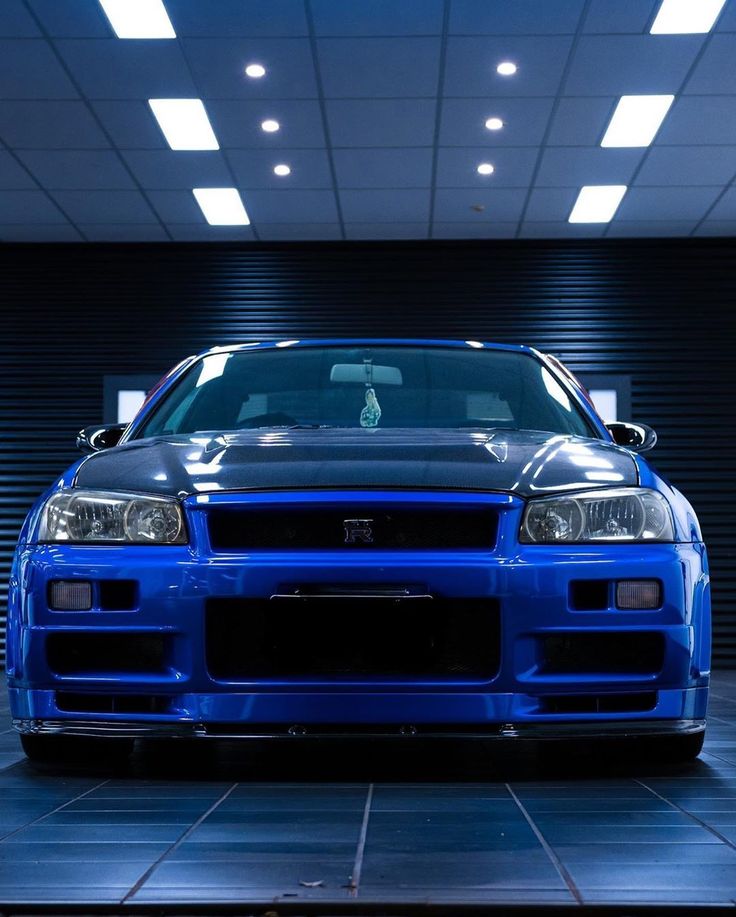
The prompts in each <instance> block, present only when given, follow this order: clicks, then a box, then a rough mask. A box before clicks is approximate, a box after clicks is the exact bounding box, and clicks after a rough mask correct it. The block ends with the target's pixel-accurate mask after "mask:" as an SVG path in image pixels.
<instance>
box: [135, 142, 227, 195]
mask: <svg viewBox="0 0 736 917" xmlns="http://www.w3.org/2000/svg"><path fill="white" fill-rule="evenodd" d="M123 158H124V159H125V161H126V162H127V163H128V165H129V166H130V169H131V171H132V172H133V175H135V177H136V179H137V181H138V182H139V183H140V185H141V187H142V188H156V189H172V188H186V189H188V190H191V189H192V188H220V187H229V186H230V185H232V183H233V180H232V176H231V174H230V171H229V169H228V168H227V165H226V163H225V160H224V158H223V155H222V153H217V152H194V151H192V150H187V151H179V152H176V153H175V152H173V151H172V150H130V151H127V152H126V153H124V155H123Z"/></svg>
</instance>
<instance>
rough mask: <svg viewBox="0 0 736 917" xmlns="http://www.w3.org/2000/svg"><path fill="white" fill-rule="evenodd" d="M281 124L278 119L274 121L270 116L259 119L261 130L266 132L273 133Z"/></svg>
mask: <svg viewBox="0 0 736 917" xmlns="http://www.w3.org/2000/svg"><path fill="white" fill-rule="evenodd" d="M280 127H281V125H280V124H279V122H278V121H274V120H273V119H272V118H268V119H267V120H266V121H261V130H262V131H265V132H266V133H267V134H275V133H276V131H277V130H279V128H280Z"/></svg>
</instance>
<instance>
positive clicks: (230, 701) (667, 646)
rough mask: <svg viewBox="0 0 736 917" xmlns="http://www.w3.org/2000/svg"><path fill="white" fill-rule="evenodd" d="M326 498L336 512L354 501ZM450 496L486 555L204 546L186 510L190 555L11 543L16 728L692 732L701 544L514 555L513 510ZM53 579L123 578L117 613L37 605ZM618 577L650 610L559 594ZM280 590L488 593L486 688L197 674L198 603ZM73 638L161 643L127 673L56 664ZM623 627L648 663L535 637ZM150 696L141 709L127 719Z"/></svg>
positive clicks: (702, 692)
mask: <svg viewBox="0 0 736 917" xmlns="http://www.w3.org/2000/svg"><path fill="white" fill-rule="evenodd" d="M390 498H391V499H396V495H395V494H392V495H390ZM195 499H196V498H195ZM332 499H342V500H344V501H345V503H346V504H347V505H348V506H349V505H350V501H351V500H352V499H354V496H353V495H350V494H348V495H341V496H339V497H332ZM363 499H365V496H364V495H363ZM383 499H386V495H383ZM402 499H410V498H408V497H406V496H404V497H402ZM416 499H419V498H416ZM421 499H426V496H423V497H421ZM442 499H445V500H451V501H453V502H454V503H456V502H458V500H460V499H461V498H459V497H458V495H457V494H452V495H449V494H448V495H442ZM465 499H467V500H468V501H470V500H472V501H473V502H478V501H489V502H491V503H494V505H495V506H496V507H497V508H498V511H499V518H500V520H501V521H500V523H499V530H498V539H497V543H496V546H495V549H494V550H493V551H478V550H476V551H468V550H455V551H442V552H438V551H427V550H425V551H397V550H394V551H374V550H372V549H371V550H369V551H360V552H356V551H354V550H351V549H349V548H346V549H342V550H332V551H291V552H280V553H279V552H275V551H259V552H250V553H243V552H240V553H236V552H233V553H215V552H212V551H211V550H209V549H208V548H207V547H206V535H205V534H203V531H202V523H201V520H199V519H198V518H197V514H196V513H193V514H192V516H191V517H190V527H191V528H192V532H193V544H192V546H181V547H180V546H166V547H153V546H146V547H135V546H124V547H83V546H74V545H29V546H24V547H21V548H20V549H19V552H18V556H17V559H16V565H15V568H14V572H13V577H12V579H11V590H10V603H9V630H8V637H9V642H8V675H9V687H10V702H11V712H12V715H13V717H14V720H15V723H16V728H19V729H20V730H21V731H22V732H26V733H29V734H30V733H51V732H55V733H63V732H67V733H68V732H74V733H76V734H82V733H84V734H95V735H99V734H104V735H110V734H111V733H114V734H117V735H131V734H132V735H141V736H143V735H148V736H165V735H168V736H173V735H180V736H192V737H196V736H217V737H226V736H230V737H239V738H240V737H248V736H255V737H262V736H280V735H284V736H292V737H293V735H294V734H297V735H299V734H301V733H302V731H303V732H305V733H306V734H308V735H314V736H325V735H336V734H340V735H348V734H359V735H364V734H366V733H370V734H373V735H376V734H385V735H397V734H405V735H413V734H417V735H433V736H435V735H446V736H454V735H468V734H477V735H483V736H485V737H503V738H511V737H527V736H535V737H540V738H542V737H550V736H553V737H576V736H606V735H612V736H617V735H634V734H639V735H651V734H678V733H680V734H682V733H687V732H692V731H698V730H701V729H702V728H703V721H704V717H705V713H706V705H707V685H708V667H709V639H710V638H709V629H710V602H709V591H708V578H707V569H706V560H705V551H704V548H703V546H702V545H701V544H697V543H693V544H644V545H621V544H619V545H600V546H593V545H588V546H570V547H563V546H561V545H555V546H540V545H528V546H527V545H519V544H518V542H517V538H516V535H517V532H518V528H519V522H520V515H521V510H522V503H521V501H519V500H517V499H515V498H510V497H507V496H503V495H487V496H482V497H479V496H478V495H471V496H468V497H467V498H465ZM192 517H193V521H192ZM57 579H61V580H86V579H88V580H92V581H95V582H97V581H106V582H109V581H113V582H114V581H121V580H123V581H126V582H134V583H136V584H137V585H136V598H135V603H134V607H132V608H130V609H129V610H104V611H103V610H91V611H75V612H69V611H66V612H59V611H51V610H49V608H48V601H47V599H48V584H49V582H50V581H52V580H57ZM632 579H633V580H636V579H647V580H651V579H656V580H659V581H660V583H661V584H662V589H663V597H664V598H663V602H662V605H661V607H660V608H658V609H656V610H651V611H623V610H618V609H616V608H615V602H614V601H613V600H611V602H609V603H608V605H607V606H606V607H601V608H597V609H589V610H586V609H585V608H582V609H580V608H575V607H574V603H573V602H571V595H572V592H571V584H572V583H573V582H578V581H591V582H595V581H601V580H605V581H606V582H608V583H610V584H614V583H615V582H617V581H619V580H632ZM295 583H298V584H301V585H304V584H319V585H324V584H325V583H330V584H339V585H340V587H341V588H343V589H345V591H348V592H349V591H350V589H351V588H352V587H353V586H355V587H356V588H357V587H358V586H359V587H360V589H361V590H365V589H366V588H368V589H370V587H371V585H372V584H373V585H375V586H376V587H380V588H385V586H386V584H407V583H409V584H414V585H418V587H419V589H420V591H422V592H425V593H427V594H429V595H433V596H440V597H451V598H452V599H453V600H457V601H459V602H463V601H465V600H477V599H479V598H483V599H485V598H488V599H491V600H492V601H493V602H495V603H496V607H497V609H498V614H499V618H500V644H499V646H498V647H497V649H498V657H499V663H498V668H497V671H494V673H493V674H492V675H491V676H490V677H488V678H479V677H469V676H460V675H458V676H457V677H452V676H450V675H443V676H441V677H437V676H431V677H429V676H428V677H408V676H407V677H402V676H401V674H400V673H399V676H392V677H380V676H376V675H370V674H362V675H355V676H354V677H347V676H340V677H339V678H324V677H323V678H320V677H315V676H305V677H301V676H300V677H296V676H294V677H285V678H265V677H256V678H254V677H250V678H249V677H246V676H243V677H234V678H229V677H222V676H213V674H212V672H211V669H210V667H209V666H208V659H207V646H206V643H207V637H206V627H205V619H206V611H207V604H208V602H209V601H211V600H213V599H236V598H237V599H238V600H243V601H245V602H246V605H247V601H248V600H250V599H253V600H263V599H268V598H269V597H270V596H274V595H279V594H281V593H283V592H284V591H288V590H289V589H291V588H292V586H293V584H295ZM609 594H610V595H611V596H612V595H613V594H614V590H613V589H611V590H610V592H609ZM366 601H367V600H366V599H364V598H363V599H360V600H359V604H356V607H355V610H354V612H352V613H351V614H350V615H349V616H348V617H347V619H346V620H345V622H344V631H345V639H346V640H349V641H354V642H358V643H359V642H360V641H361V639H362V638H363V636H364V634H365V633H366V629H367V628H370V627H371V617H372V616H371V610H370V601H369V600H368V604H365V602H366ZM315 627H319V621H318V620H316V621H315ZM246 633H247V631H246ZM89 634H93V635H94V634H103V635H107V636H108V637H110V638H111V639H113V640H115V639H118V638H119V639H121V641H122V640H123V639H124V638H125V637H130V636H131V635H132V636H134V637H136V636H139V637H142V638H145V637H154V638H155V639H156V640H160V641H161V645H162V646H164V647H165V655H164V658H163V662H162V664H161V665H158V666H156V667H154V668H152V669H151V670H148V669H147V668H146V666H145V664H141V665H137V666H136V667H134V668H132V669H131V670H126V668H125V666H124V665H123V666H122V667H121V666H113V667H112V668H110V669H109V670H107V669H106V668H105V666H104V665H103V666H95V665H93V664H87V665H86V667H85V666H84V665H82V666H81V667H77V668H76V669H74V667H72V668H71V669H67V670H66V671H61V670H60V669H59V666H58V665H56V664H55V663H54V660H53V659H52V658H50V655H49V641H50V640H52V639H53V638H55V636H56V637H58V635H67V637H68V640H69V641H70V645H71V646H73V645H74V643H75V641H76V640H77V639H78V638H79V637H80V636H81V635H89ZM622 634H623V635H627V636H629V637H630V638H631V640H632V641H633V643H632V645H634V646H636V645H637V644H638V642H640V641H641V642H642V643H643V642H644V641H645V640H646V639H654V638H656V640H657V641H659V642H660V643H661V654H660V656H659V657H658V659H657V661H656V664H652V666H651V667H650V668H647V665H646V664H644V663H641V661H637V662H636V664H633V662H632V664H631V665H629V664H628V662H627V660H626V659H625V658H622V659H621V664H620V665H618V667H617V665H615V664H611V662H610V660H609V661H608V663H607V664H606V665H601V664H600V660H598V659H596V658H594V657H593V658H589V659H581V660H580V661H579V664H577V665H576V666H573V667H570V666H569V665H568V666H567V667H565V666H563V667H562V669H559V667H558V669H557V670H555V668H554V666H553V667H552V668H550V665H549V661H548V660H546V659H545V658H544V651H543V648H544V647H545V646H546V645H547V644H546V643H545V641H547V640H548V638H558V637H559V638H564V639H567V638H570V639H572V640H573V641H574V640H576V639H577V638H578V637H585V636H590V635H600V636H601V639H602V640H603V641H604V642H607V641H611V642H614V641H615V640H616V639H617V637H618V636H620V635H622ZM389 637H390V634H389ZM121 645H122V644H121ZM62 668H63V667H62ZM70 698H71V700H70ZM108 700H109V701H110V704H109V707H108V706H107V701H108ZM149 700H150V709H144V708H145V706H146V704H148V702H149ZM86 701H88V703H86ZM578 701H579V703H578ZM131 711H133V712H131ZM292 727H294V728H292ZM289 730H292V731H291V733H290V731H289Z"/></svg>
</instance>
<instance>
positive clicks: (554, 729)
mask: <svg viewBox="0 0 736 917" xmlns="http://www.w3.org/2000/svg"><path fill="white" fill-rule="evenodd" d="M13 728H14V729H15V730H16V731H17V732H19V733H21V735H39V736H40V735H66V736H87V737H90V738H93V737H94V738H121V739H123V738H124V739H149V738H150V739H228V740H235V739H237V740H240V739H269V740H271V739H281V740H285V739H286V740H291V741H298V740H299V739H320V740H326V739H365V738H371V739H373V738H383V739H404V740H410V739H493V740H503V739H512V740H514V739H515V740H532V741H538V740H559V739H616V738H621V739H623V738H629V737H632V738H636V737H642V738H646V737H655V736H678V735H679V736H684V735H694V734H696V733H699V732H703V731H704V730H705V720H704V719H697V720H695V719H688V720H619V721H615V722H605V723H603V722H597V723H596V722H569V721H568V722H556V723H539V722H535V723H516V724H514V723H503V724H502V723H490V724H488V726H486V727H485V728H484V727H482V726H466V727H462V726H458V727H457V728H452V727H451V726H450V727H443V728H442V729H441V730H439V729H437V727H434V726H432V725H431V724H428V725H426V726H422V725H420V726H411V725H401V724H399V723H397V724H388V725H386V724H382V725H378V726H369V725H362V724H340V725H332V724H330V725H322V724H316V725H312V726H310V725H301V724H294V725H291V726H289V725H287V724H279V725H278V726H274V725H272V724H269V725H267V726H262V727H260V728H259V726H258V724H244V725H243V726H238V725H237V724H232V723H222V724H206V723H192V722H188V723H181V722H180V723H152V722H141V721H139V722H132V721H129V722H124V721H123V722H115V721H111V720H108V721H104V720H71V719H70V720H34V719H16V720H13Z"/></svg>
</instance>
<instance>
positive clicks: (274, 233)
mask: <svg viewBox="0 0 736 917" xmlns="http://www.w3.org/2000/svg"><path fill="white" fill-rule="evenodd" d="M258 235H259V236H260V238H261V239H263V240H264V241H266V242H282V241H283V242H291V241H297V242H298V241H301V240H302V239H309V240H314V241H320V240H325V241H332V240H336V239H341V238H342V234H341V232H340V226H339V224H338V223H264V224H262V225H261V226H259V227H258Z"/></svg>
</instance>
